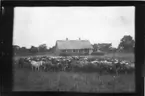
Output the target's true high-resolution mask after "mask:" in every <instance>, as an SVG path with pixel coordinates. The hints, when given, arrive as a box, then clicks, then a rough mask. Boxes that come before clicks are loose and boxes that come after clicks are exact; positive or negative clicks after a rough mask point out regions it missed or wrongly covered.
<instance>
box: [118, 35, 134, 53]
mask: <svg viewBox="0 0 145 96" xmlns="http://www.w3.org/2000/svg"><path fill="white" fill-rule="evenodd" d="M134 45H135V41H134V40H133V38H132V37H131V36H130V35H125V36H124V37H123V38H122V39H121V40H120V44H119V46H118V50H122V51H128V52H131V51H133V50H134Z"/></svg>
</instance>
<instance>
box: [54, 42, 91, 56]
mask: <svg viewBox="0 0 145 96" xmlns="http://www.w3.org/2000/svg"><path fill="white" fill-rule="evenodd" d="M92 52H93V46H92V45H91V43H90V42H89V41H88V40H80V39H79V40H68V39H66V40H57V41H56V45H55V53H56V55H60V54H62V53H63V54H74V55H89V54H91V53H92Z"/></svg>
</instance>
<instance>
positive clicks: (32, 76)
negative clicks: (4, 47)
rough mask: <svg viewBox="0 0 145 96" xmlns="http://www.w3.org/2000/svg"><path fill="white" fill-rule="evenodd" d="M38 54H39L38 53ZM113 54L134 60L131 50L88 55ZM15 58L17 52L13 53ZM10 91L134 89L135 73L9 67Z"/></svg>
mask: <svg viewBox="0 0 145 96" xmlns="http://www.w3.org/2000/svg"><path fill="white" fill-rule="evenodd" d="M39 56H42V55H39ZM106 57H113V58H114V57H116V58H119V59H125V60H131V61H134V55H133V54H131V53H130V54H125V53H117V54H107V55H105V56H89V58H106ZM14 58H15V59H18V58H20V56H19V57H18V56H16V57H14ZM13 74H14V83H13V84H14V86H13V91H71V92H103V93H104V92H134V91H135V74H134V73H132V74H120V75H118V76H116V75H115V74H104V75H100V74H99V73H97V72H88V73H87V72H43V71H32V70H29V69H16V68H13Z"/></svg>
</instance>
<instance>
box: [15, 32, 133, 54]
mask: <svg viewBox="0 0 145 96" xmlns="http://www.w3.org/2000/svg"><path fill="white" fill-rule="evenodd" d="M92 46H93V48H94V51H98V50H99V51H103V52H116V51H118V52H133V51H134V47H135V40H133V38H132V37H131V36H130V35H125V36H123V38H122V39H121V40H120V43H119V45H118V47H117V48H114V47H112V43H98V44H93V45H92ZM13 50H14V54H15V55H16V54H28V53H29V54H36V53H43V52H44V53H45V52H50V53H53V52H54V50H55V46H53V47H51V48H47V45H46V44H41V45H39V46H38V47H35V46H31V48H26V47H20V46H18V45H13Z"/></svg>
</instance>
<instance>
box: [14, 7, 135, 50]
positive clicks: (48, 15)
mask: <svg viewBox="0 0 145 96" xmlns="http://www.w3.org/2000/svg"><path fill="white" fill-rule="evenodd" d="M134 21H135V8H134V7H16V8H15V9H14V30H13V31H14V35H13V44H16V45H19V46H21V47H22V46H25V47H27V48H30V47H31V45H33V46H38V45H40V44H43V43H45V44H47V46H48V48H49V47H52V46H53V45H55V42H56V40H65V39H66V38H68V39H71V40H76V39H78V38H81V39H86V40H90V42H91V43H92V44H94V43H112V46H113V47H117V46H118V44H119V43H120V39H121V38H122V37H123V36H124V35H131V36H132V37H133V38H134V37H135V27H134V26H135V24H134V23H135V22H134Z"/></svg>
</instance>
